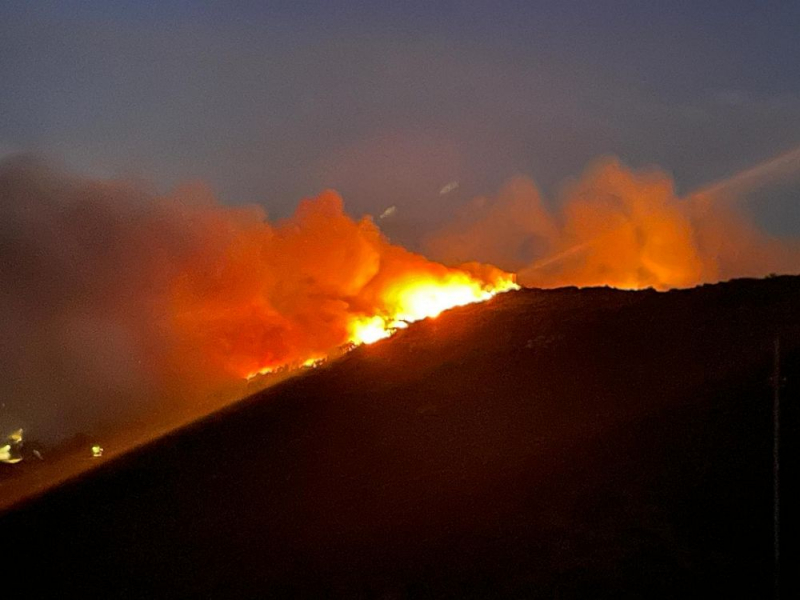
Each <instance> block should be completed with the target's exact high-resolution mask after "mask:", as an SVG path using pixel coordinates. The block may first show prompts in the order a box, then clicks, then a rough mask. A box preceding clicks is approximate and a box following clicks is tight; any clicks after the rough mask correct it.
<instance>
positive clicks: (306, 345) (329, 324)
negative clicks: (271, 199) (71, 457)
mask: <svg viewBox="0 0 800 600" xmlns="http://www.w3.org/2000/svg"><path fill="white" fill-rule="evenodd" d="M0 211H2V212H1V213H0V217H2V219H0V247H1V248H2V250H3V253H4V261H3V262H2V264H0V285H1V286H2V290H3V292H4V293H3V294H2V295H1V296H0V310H2V312H3V314H4V315H7V318H5V319H3V320H2V322H0V336H2V338H3V339H4V340H6V341H7V342H8V343H7V344H6V345H5V346H4V349H3V350H2V353H0V366H2V369H3V372H4V373H5V378H4V381H3V382H0V393H2V396H3V398H5V399H6V404H7V406H4V407H3V410H1V411H0V426H2V428H3V430H5V429H9V428H11V429H9V431H11V430H14V429H17V428H19V427H25V428H26V429H27V430H29V431H32V432H34V435H38V436H41V437H46V438H48V437H49V438H53V437H63V435H64V434H65V433H74V432H75V431H80V430H82V429H83V430H85V429H87V428H88V429H91V428H93V427H94V426H95V425H97V426H102V424H103V423H107V424H111V423H117V422H119V421H120V419H122V418H131V415H133V416H137V415H139V416H141V415H142V414H151V413H154V412H158V411H162V410H167V408H165V407H168V406H176V405H177V406H178V407H180V406H186V404H187V403H191V402H196V401H201V400H203V399H205V398H208V397H209V396H210V395H212V394H222V395H225V394H228V393H229V392H230V393H231V394H236V393H237V390H238V393H239V394H241V393H242V392H243V391H244V390H243V385H244V383H243V382H244V379H245V378H248V377H251V376H254V375H257V374H259V373H262V374H263V373H268V372H271V371H274V370H276V369H278V368H281V367H285V366H288V367H298V366H302V365H314V364H316V362H318V361H319V360H321V359H324V358H325V357H326V356H328V355H329V354H330V353H331V352H338V351H339V349H340V348H342V347H345V348H346V347H349V346H352V345H353V344H362V343H372V342H375V341H377V340H379V339H382V338H384V337H387V336H388V335H390V334H391V333H392V332H393V331H394V330H396V329H398V328H401V327H404V326H406V324H407V322H408V321H415V320H418V319H422V318H425V317H432V316H436V315H438V314H439V313H440V312H441V311H442V310H445V309H447V308H450V307H452V306H457V305H461V304H466V303H469V302H477V301H482V300H486V299H488V298H490V297H491V296H492V295H493V294H495V293H497V292H499V291H503V290H506V289H510V288H511V287H514V283H513V277H512V276H511V275H509V274H507V273H504V272H502V271H500V270H498V269H495V268H493V267H490V266H485V265H476V264H470V265H465V266H464V268H449V267H445V266H443V265H441V264H438V263H434V262H431V261H429V260H427V259H426V258H424V257H422V256H420V255H417V254H413V253H411V252H408V251H407V250H405V249H403V248H401V247H398V246H394V245H392V244H390V243H389V242H388V241H387V240H386V239H385V238H384V237H383V235H382V234H381V233H380V231H379V230H378V228H377V227H376V226H375V224H374V223H373V222H372V220H371V219H370V218H369V217H366V218H363V219H361V220H359V221H354V220H353V219H351V218H350V217H348V216H347V215H346V214H345V213H344V209H343V205H342V199H341V198H340V197H339V196H338V195H337V194H336V193H335V192H332V191H326V192H324V193H322V194H321V195H320V196H319V197H318V198H315V199H312V200H305V201H303V202H302V203H301V204H300V205H299V207H298V209H297V211H296V213H295V215H294V216H293V217H292V218H290V219H287V220H285V221H282V222H278V223H270V222H269V221H268V220H267V218H266V215H265V214H264V211H263V210H262V209H261V208H259V207H256V206H246V207H238V208H234V207H226V206H222V205H220V204H218V203H217V202H216V200H215V199H214V197H213V196H212V195H211V194H210V192H209V191H208V190H207V189H205V188H204V187H202V186H197V185H196V186H187V187H183V188H181V189H179V190H177V191H176V192H174V193H172V194H170V195H169V196H166V197H156V196H154V195H152V194H151V193H149V192H148V191H147V190H145V189H142V187H141V186H137V185H133V184H131V183H126V182H113V181H105V182H97V181H90V180H85V179H80V178H75V177H71V176H67V175H64V174H61V173H57V172H53V171H52V170H50V169H47V168H44V167H42V166H41V165H36V164H29V163H26V162H25V161H22V162H21V163H19V164H16V163H14V162H13V161H12V162H11V163H8V164H6V165H0ZM226 390H228V391H226ZM136 418H138V417H136ZM67 424H69V425H68V426H66V425H67ZM65 426H66V427H65ZM65 428H66V429H69V430H70V431H69V432H65V431H63V430H64V429H65Z"/></svg>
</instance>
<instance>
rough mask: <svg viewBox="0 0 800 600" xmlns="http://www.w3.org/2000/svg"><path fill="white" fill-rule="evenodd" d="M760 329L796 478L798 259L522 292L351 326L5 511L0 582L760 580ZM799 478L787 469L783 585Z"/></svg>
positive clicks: (517, 588) (723, 589)
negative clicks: (771, 270)
mask: <svg viewBox="0 0 800 600" xmlns="http://www.w3.org/2000/svg"><path fill="white" fill-rule="evenodd" d="M778 336H779V337H780V340H781V342H780V344H781V351H780V354H779V357H780V363H781V372H782V377H781V389H780V395H781V401H782V402H783V413H782V421H781V427H782V444H783V447H782V461H783V462H782V464H781V469H782V478H783V480H784V481H791V480H792V479H795V478H796V473H797V469H796V459H795V458H794V455H796V454H797V436H798V430H797V422H798V419H797V413H798V402H800V278H790V277H778V278H772V279H767V280H763V281H750V280H742V281H736V282H732V283H726V284H721V285H715V286H705V287H702V288H697V289H694V290H689V291H676V292H669V293H655V292H650V291H644V292H622V291H615V290H609V289H591V290H576V289H562V290H554V291H535V290H525V291H520V292H515V293H509V294H506V295H503V296H501V297H498V298H496V299H494V300H493V301H491V302H489V303H487V304H484V305H473V306H469V307H464V308H461V309H457V310H454V311H451V312H449V313H446V314H444V315H442V316H440V317H439V318H438V319H436V320H433V321H428V322H424V323H421V324H418V325H417V326H414V327H412V328H410V329H409V330H406V331H404V332H401V333H400V334H399V335H397V336H396V337H395V338H394V339H391V340H388V341H386V342H381V343H379V344H376V345H374V346H371V347H363V348H360V349H358V350H356V351H354V352H352V353H350V354H348V355H347V356H345V357H344V358H343V359H341V360H339V361H337V362H335V363H333V364H331V365H329V366H327V367H324V368H320V369H317V370H314V371H311V372H309V374H308V375H306V376H303V377H300V378H297V379H294V380H290V381H288V382H285V383H283V384H281V385H278V386H275V387H273V388H271V389H269V390H267V391H265V392H262V393H260V394H257V395H256V396H254V397H252V398H250V399H248V400H246V401H244V402H242V403H240V404H238V405H236V406H233V407H231V408H229V409H227V410H225V411H223V412H222V413H219V414H217V415H214V416H212V417H210V418H207V419H205V420H203V421H202V422H198V423H196V424H193V425H192V426H190V427H188V428H185V429H183V430H182V431H179V432H176V433H174V434H172V435H169V436H167V437H166V438H163V439H160V440H158V441H156V442H154V443H152V444H150V445H148V446H146V447H144V448H141V449H139V450H137V451H135V452H133V453H130V454H128V455H127V456H123V457H122V458H120V459H118V460H114V461H110V462H109V463H107V464H105V465H103V466H102V467H100V468H99V469H97V470H96V471H94V472H92V473H89V474H87V475H86V476H84V477H82V478H80V479H78V480H74V481H72V482H70V483H68V484H66V485H63V486H61V487H60V488H58V489H55V490H52V491H51V492H50V493H48V494H46V495H45V496H43V497H41V498H39V499H37V500H35V501H32V502H29V503H27V504H26V505H23V506H21V507H17V508H16V509H14V510H11V511H9V512H7V513H6V514H5V515H4V516H2V517H0V535H2V538H0V539H2V541H3V549H4V552H3V556H2V563H0V564H2V567H3V569H2V570H3V573H4V576H3V589H4V591H5V592H7V593H12V591H14V590H17V589H20V588H21V589H22V590H23V591H24V592H25V594H24V595H23V596H14V597H20V598H21V597H25V598H38V597H41V598H45V597H72V596H73V593H77V592H80V594H81V595H80V596H79V597H84V598H112V597H123V598H134V597H141V598H153V597H163V598H179V597H200V598H244V597H257V598H259V597H287V596H289V597H290V596H303V597H331V596H335V597H341V596H344V597H379V598H402V597H537V596H542V597H557V598H573V597H585V598H596V597H611V596H614V597H620V596H622V597H700V596H703V595H707V596H708V597H720V598H732V597H737V598H739V597H741V598H767V597H770V596H771V595H772V594H773V580H774V578H773V575H774V574H773V480H772V473H773V436H772V433H773V424H772V406H773V391H774V390H773V384H772V374H773V368H774V364H773V363H774V357H775V351H774V344H775V339H776V337H778ZM793 494H794V493H793V492H791V491H790V489H789V487H788V484H787V485H786V486H784V492H783V497H782V509H783V513H782V517H781V519H782V521H781V522H782V528H783V530H784V535H783V537H782V539H781V543H782V552H783V556H784V560H785V565H784V568H783V579H782V584H783V586H784V590H783V591H784V596H785V597H789V594H790V593H791V592H792V591H793V590H792V589H791V588H792V587H793V586H795V585H796V580H795V578H796V575H795V573H794V561H793V558H794V556H793V553H794V552H795V551H796V539H795V538H794V537H793V536H791V535H789V533H788V532H789V531H790V530H792V529H793V528H794V526H795V525H796V523H795V522H794V521H796V512H797V511H796V509H795V506H796V505H797V498H796V495H793ZM790 556H791V557H792V559H790ZM48 590H51V591H48ZM54 594H56V595H54Z"/></svg>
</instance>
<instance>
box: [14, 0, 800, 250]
mask: <svg viewBox="0 0 800 600" xmlns="http://www.w3.org/2000/svg"><path fill="white" fill-rule="evenodd" d="M799 31H800V3H798V2H796V1H787V2H766V1H757V2H756V1H751V2H743V1H736V0H725V1H720V2H709V1H706V2H696V1H686V2H684V1H671V2H623V1H619V0H615V1H613V2H602V1H597V0H595V1H591V2H568V1H563V0H560V1H552V2H550V1H548V2H497V1H495V2H478V1H471V2H436V3H433V2H390V3H386V2H349V3H344V2H327V1H318V2H296V1H293V2H274V1H273V2H257V1H242V2H237V1H230V0H228V1H225V2H207V3H194V2H169V1H165V0H158V1H151V0H137V1H136V2H119V1H110V0H102V1H90V0H84V1H81V2H77V1H71V0H54V1H42V0H39V1H36V2H3V3H2V4H1V5H0V80H1V81H2V85H0V154H3V155H5V154H12V153H18V152H29V153H35V154H41V155H44V156H46V157H48V158H49V159H50V160H52V161H54V162H56V163H60V164H63V165H65V166H66V167H67V168H69V169H71V170H74V171H76V172H78V173H82V174H86V175H90V176H99V177H108V176H133V177H137V178H141V179H144V180H146V181H150V182H153V183H154V184H155V185H156V186H158V187H159V189H164V190H166V189H168V188H169V187H170V186H173V185H175V184H177V183H179V182H182V181H186V180H203V181H205V182H207V183H208V184H210V185H211V186H212V188H213V189H214V190H215V192H216V193H217V194H218V195H219V196H220V197H221V198H222V199H223V200H224V201H225V202H228V203H241V202H257V203H260V204H262V205H264V206H265V207H266V208H267V210H268V212H269V214H270V215H272V216H275V217H283V216H286V215H288V214H289V213H290V212H291V210H292V209H293V207H294V206H295V205H296V203H297V201H298V200H299V199H300V198H302V197H305V196H309V195H313V194H316V193H318V192H319V191H320V190H321V189H323V188H325V187H334V188H336V189H337V190H339V191H340V192H341V193H342V194H343V195H344V198H345V202H346V206H347V208H348V210H349V211H350V212H351V213H353V214H355V215H358V214H360V213H362V212H370V213H373V214H380V212H381V211H383V210H384V209H385V208H386V207H388V206H390V205H396V206H397V207H398V215H402V216H403V217H404V218H406V219H408V220H410V221H411V222H417V223H423V224H424V223H425V222H426V221H429V222H431V223H432V222H435V221H437V220H439V221H441V220H443V219H445V218H446V216H447V213H448V211H450V210H452V209H453V208H454V206H455V205H456V204H458V203H459V202H465V201H467V200H468V199H470V198H472V197H474V196H476V195H479V194H492V193H494V192H495V191H496V190H497V189H498V187H499V186H500V185H501V184H502V182H504V181H506V180H507V179H508V178H509V177H511V176H513V175H515V174H525V175H529V176H531V177H533V178H534V179H535V180H536V181H537V182H538V184H539V185H540V186H542V188H543V189H544V190H545V191H550V190H552V189H554V188H556V186H558V185H559V183H560V182H562V181H564V179H565V178H568V177H574V176H577V175H579V174H580V172H581V171H582V170H583V169H584V168H585V166H586V165H587V164H588V163H589V162H591V161H592V160H593V159H595V158H596V157H599V156H603V155H616V156H618V157H620V158H621V159H622V161H624V162H625V163H627V164H628V165H630V166H632V167H639V166H643V165H648V164H657V165H660V166H661V167H662V168H664V169H665V170H667V171H668V172H670V173H672V174H673V175H674V177H675V179H676V184H677V186H678V189H679V191H681V192H686V191H690V190H692V189H693V188H695V187H697V186H700V185H702V184H704V183H707V182H710V181H714V180H717V179H719V178H723V177H726V176H730V175H732V174H734V173H736V172H738V171H740V170H742V169H745V168H747V167H749V166H752V165H754V164H757V163H759V162H762V161H764V160H766V159H769V158H770V157H772V156H775V155H777V154H779V153H781V152H786V151H789V150H791V149H793V148H796V147H797V146H798V144H800V60H798V57H800V34H798V32H799ZM452 181H458V182H459V184H460V185H459V187H458V189H457V190H455V191H454V192H453V193H452V194H448V195H447V196H448V197H447V198H446V199H444V198H442V197H441V196H440V195H439V190H440V189H441V188H442V187H443V186H445V185H446V184H448V183H449V182H452ZM798 189H800V184H799V183H798V181H797V178H795V179H794V180H793V181H792V182H790V183H789V184H786V183H785V182H784V184H783V185H782V186H777V187H776V188H775V189H772V190H769V191H768V193H766V192H764V193H762V194H761V197H759V198H758V201H757V202H755V201H754V202H753V210H754V212H755V213H756V216H757V219H758V220H759V221H760V222H761V223H762V224H763V225H765V226H766V227H767V229H769V230H770V231H773V232H776V233H784V234H793V235H797V234H799V233H800V209H798V204H797V195H798Z"/></svg>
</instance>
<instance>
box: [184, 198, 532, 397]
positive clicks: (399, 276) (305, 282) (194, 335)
mask: <svg viewBox="0 0 800 600" xmlns="http://www.w3.org/2000/svg"><path fill="white" fill-rule="evenodd" d="M248 211H249V212H248ZM217 217H220V218H217ZM187 221H188V222H190V223H191V224H192V226H193V227H195V228H197V229H199V230H200V231H199V232H195V234H196V235H197V236H198V237H199V238H201V239H203V240H204V241H205V243H204V244H202V245H201V246H199V250H198V253H197V254H196V255H191V256H188V257H187V260H186V261H185V263H184V264H183V265H182V268H181V269H180V271H179V272H178V273H177V274H176V276H175V277H174V279H173V283H172V285H171V290H172V297H171V304H172V311H171V314H172V323H171V327H169V330H171V331H174V332H175V343H176V344H178V345H179V347H178V348H177V352H175V356H176V366H175V368H176V369H180V368H187V367H185V366H184V365H186V361H187V357H189V358H190V362H191V365H192V367H191V369H192V377H194V378H195V380H196V374H197V371H198V367H200V369H199V370H201V371H202V372H203V373H205V374H206V376H207V377H209V378H212V381H213V380H214V379H216V380H223V381H224V380H227V379H231V378H245V379H248V380H249V379H253V378H255V377H258V376H259V375H268V374H270V373H273V372H275V371H277V370H278V369H283V368H301V367H313V366H317V365H318V364H320V361H324V360H325V357H327V356H329V355H330V354H331V352H334V351H336V350H337V349H339V348H341V347H345V346H357V345H361V344H372V343H375V342H377V341H378V340H381V339H385V338H387V337H389V336H390V335H392V333H394V332H395V331H396V330H397V329H401V328H403V327H405V326H406V324H407V323H408V322H412V321H418V320H420V319H425V318H429V317H436V316H437V315H439V314H440V313H441V312H442V311H444V310H447V309H448V308H452V307H454V306H461V305H464V304H469V303H472V302H482V301H485V300H488V299H489V298H491V297H492V296H494V295H495V294H497V293H499V292H503V291H507V290H510V289H514V288H516V287H517V286H516V283H515V282H514V276H513V275H510V274H508V273H505V272H503V271H500V270H499V269H496V268H494V267H491V266H488V265H477V264H469V265H463V266H462V267H460V268H449V267H445V266H444V265H441V264H439V263H435V262H432V261H429V260H428V259H426V258H424V257H423V256H420V255H418V254H414V253H411V252H408V251H407V250H405V249H403V248H401V247H399V246H395V245H393V244H391V243H389V242H388V241H387V240H386V239H385V238H384V237H383V236H382V235H381V233H380V231H379V230H378V228H377V227H376V226H375V224H374V223H373V222H372V220H371V219H370V218H368V217H367V218H364V219H362V220H360V221H354V220H352V219H350V218H349V217H348V216H347V215H346V214H345V213H344V210H343V206H342V200H341V198H340V197H339V196H338V195H337V194H336V193H335V192H332V191H328V192H325V193H323V194H322V195H320V196H319V197H318V198H316V199H314V200H306V201H304V202H302V203H301V204H300V206H299V208H298V210H297V213H296V214H295V216H294V217H293V218H292V219H290V220H288V221H286V222H283V223H279V224H277V225H271V224H270V223H268V222H266V221H265V220H264V218H263V215H261V214H259V213H257V212H254V211H253V209H247V210H243V211H242V212H240V213H238V214H236V213H234V214H232V213H231V211H230V210H228V211H226V212H225V213H224V214H223V215H216V214H215V213H213V212H211V213H209V212H200V213H199V214H192V215H189V218H188V219H187ZM187 379H189V378H188V377H187ZM212 387H213V386H212Z"/></svg>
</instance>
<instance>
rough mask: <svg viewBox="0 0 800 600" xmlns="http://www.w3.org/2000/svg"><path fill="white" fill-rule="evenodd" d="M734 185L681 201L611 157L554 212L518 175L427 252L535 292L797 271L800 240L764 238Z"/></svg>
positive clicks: (664, 185)
mask: <svg viewBox="0 0 800 600" xmlns="http://www.w3.org/2000/svg"><path fill="white" fill-rule="evenodd" d="M724 188H725V186H715V188H714V189H709V190H706V191H704V192H700V193H698V194H695V195H692V196H690V197H687V198H680V197H678V196H677V194H676V193H675V189H674V185H673V182H672V180H671V178H670V177H669V176H668V175H667V174H665V173H664V172H662V171H660V170H658V169H654V168H653V169H647V170H642V171H632V170H629V169H627V168H625V167H624V166H623V165H621V164H620V163H619V162H618V161H616V160H614V159H605V160H602V161H599V162H597V163H596V164H594V165H593V166H591V167H590V168H589V169H588V170H587V171H586V172H585V173H584V174H583V176H582V177H581V178H580V179H579V180H577V181H575V182H572V183H571V184H569V185H567V186H566V187H565V188H564V190H563V192H562V193H561V195H560V197H559V198H558V201H557V202H556V203H555V206H556V208H555V209H550V208H548V205H547V203H545V202H544V201H543V199H542V197H541V194H540V193H539V191H538V189H537V188H536V185H535V184H534V183H533V182H532V181H530V180H529V179H527V178H524V177H518V178H515V179H513V180H512V181H510V182H509V183H508V184H507V185H506V186H505V187H504V188H503V189H502V190H501V191H500V193H499V194H498V195H497V196H496V197H495V198H492V199H487V198H478V199H476V200H475V201H473V202H472V203H471V204H469V205H468V206H466V207H465V208H464V210H463V211H462V212H461V214H459V215H458V216H457V218H456V219H455V220H454V221H453V222H452V223H451V224H449V225H447V226H446V227H445V228H443V229H442V230H440V231H438V232H436V233H435V234H433V235H430V236H429V237H428V238H427V239H426V242H425V250H426V253H427V254H428V255H429V256H432V257H434V258H436V259H439V260H443V261H444V262H446V263H458V262H462V261H465V260H484V261H489V262H492V263H493V264H496V265H498V266H500V267H502V268H506V269H509V270H513V271H516V272H517V274H518V281H519V283H520V284H522V285H526V286H534V287H557V286H563V285H577V286H596V285H600V286H602V285H610V286H615V287H622V288H644V287H654V288H657V289H662V290H663V289H669V288H675V287H688V286H693V285H697V284H699V283H705V282H714V281H720V280H725V279H730V278H733V277H745V276H757V277H760V276H765V275H768V274H770V273H773V272H776V273H794V272H797V271H798V269H800V243H798V241H797V240H781V239H777V238H773V237H771V236H769V235H768V234H766V233H765V232H763V231H760V230H759V229H758V228H757V227H756V226H755V225H753V224H751V222H750V219H748V217H747V214H746V213H745V211H744V210H742V209H741V208H740V205H739V203H738V202H737V201H736V199H735V198H731V197H726V196H725V195H724V192H725V191H726V190H725V189H724Z"/></svg>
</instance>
